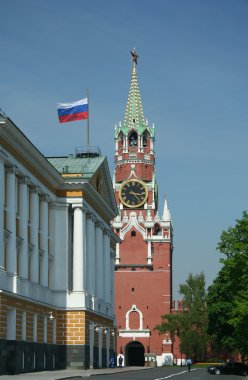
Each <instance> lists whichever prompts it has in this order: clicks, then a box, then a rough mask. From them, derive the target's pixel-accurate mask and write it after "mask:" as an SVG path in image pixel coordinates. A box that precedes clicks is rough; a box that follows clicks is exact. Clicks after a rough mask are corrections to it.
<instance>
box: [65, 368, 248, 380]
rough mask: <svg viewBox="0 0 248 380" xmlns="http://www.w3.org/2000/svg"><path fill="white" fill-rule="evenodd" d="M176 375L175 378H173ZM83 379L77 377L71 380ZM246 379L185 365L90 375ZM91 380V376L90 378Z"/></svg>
mask: <svg viewBox="0 0 248 380" xmlns="http://www.w3.org/2000/svg"><path fill="white" fill-rule="evenodd" d="M173 377H175V379H173ZM80 379H81V380H82V377H81V378H80V377H77V378H76V377H75V378H73V379H70V380H80ZM83 379H86V377H83ZM101 379H105V380H126V379H130V380H167V379H170V380H244V379H245V378H244V377H242V376H235V375H221V376H220V377H219V376H217V375H210V374H209V373H207V371H206V368H193V369H192V370H191V372H190V373H189V372H188V371H187V368H185V367H182V368H181V367H165V368H153V369H151V370H147V371H142V370H141V371H135V372H123V373H114V374H107V375H98V376H94V375H92V376H90V380H101ZM88 380H89V378H88Z"/></svg>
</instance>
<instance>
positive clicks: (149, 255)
mask: <svg viewBox="0 0 248 380" xmlns="http://www.w3.org/2000/svg"><path fill="white" fill-rule="evenodd" d="M147 264H148V265H149V264H152V245H151V242H150V241H148V245H147Z"/></svg>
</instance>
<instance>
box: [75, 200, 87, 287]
mask: <svg viewBox="0 0 248 380" xmlns="http://www.w3.org/2000/svg"><path fill="white" fill-rule="evenodd" d="M85 245H86V238H85V213H84V212H83V210H82V207H77V206H76V207H75V208H74V230H73V290H74V291H83V290H84V289H85V280H86V278H85V277H86V276H85V272H86V252H85V251H86V249H85Z"/></svg>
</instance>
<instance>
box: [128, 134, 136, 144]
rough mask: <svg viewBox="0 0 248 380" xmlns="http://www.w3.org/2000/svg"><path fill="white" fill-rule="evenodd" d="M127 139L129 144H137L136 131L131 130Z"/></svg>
mask: <svg viewBox="0 0 248 380" xmlns="http://www.w3.org/2000/svg"><path fill="white" fill-rule="evenodd" d="M128 141H129V146H137V143H138V136H137V133H135V132H132V133H131V134H130V135H129V138H128Z"/></svg>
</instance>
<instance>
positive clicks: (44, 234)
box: [40, 196, 48, 287]
mask: <svg viewBox="0 0 248 380" xmlns="http://www.w3.org/2000/svg"><path fill="white" fill-rule="evenodd" d="M40 213H41V214H40V229H41V246H40V248H41V250H42V258H41V286H44V287H47V286H48V197H46V196H44V197H41V207H40Z"/></svg>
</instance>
